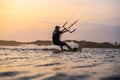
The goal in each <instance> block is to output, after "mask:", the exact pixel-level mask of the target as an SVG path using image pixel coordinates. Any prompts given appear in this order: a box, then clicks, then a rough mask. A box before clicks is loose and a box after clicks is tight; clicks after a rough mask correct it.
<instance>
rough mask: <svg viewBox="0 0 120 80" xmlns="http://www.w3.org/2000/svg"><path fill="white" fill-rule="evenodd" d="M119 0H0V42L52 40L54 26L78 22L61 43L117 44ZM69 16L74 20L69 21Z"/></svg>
mask: <svg viewBox="0 0 120 80" xmlns="http://www.w3.org/2000/svg"><path fill="white" fill-rule="evenodd" d="M119 5H120V0H0V40H16V41H35V40H51V36H52V32H53V30H54V27H55V26H56V25H59V26H62V25H63V24H64V23H65V22H66V21H68V20H69V23H68V24H67V25H66V27H68V26H69V25H70V24H72V22H74V21H75V20H77V19H79V22H78V23H77V24H75V25H74V26H73V27H72V28H71V30H72V29H74V28H77V31H76V32H74V33H73V34H70V33H66V34H64V35H63V36H62V40H66V39H72V40H87V41H96V42H115V41H117V42H120V36H119V35H120V6H119ZM71 16H73V17H72V18H71Z"/></svg>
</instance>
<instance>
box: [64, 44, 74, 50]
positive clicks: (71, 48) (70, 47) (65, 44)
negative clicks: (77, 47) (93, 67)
mask: <svg viewBox="0 0 120 80" xmlns="http://www.w3.org/2000/svg"><path fill="white" fill-rule="evenodd" d="M65 46H66V47H67V48H68V49H70V50H73V49H72V48H71V47H70V46H69V45H68V44H67V43H65Z"/></svg>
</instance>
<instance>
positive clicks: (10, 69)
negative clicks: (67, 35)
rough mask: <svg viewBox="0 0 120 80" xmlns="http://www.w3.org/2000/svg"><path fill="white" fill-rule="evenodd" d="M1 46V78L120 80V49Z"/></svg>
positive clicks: (19, 79)
mask: <svg viewBox="0 0 120 80" xmlns="http://www.w3.org/2000/svg"><path fill="white" fill-rule="evenodd" d="M54 48H55V49H59V47H55V46H37V45H21V46H0V80H120V49H107V48H83V49H82V52H79V51H78V52H61V53H55V52H53V50H54Z"/></svg>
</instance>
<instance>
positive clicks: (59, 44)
mask: <svg viewBox="0 0 120 80" xmlns="http://www.w3.org/2000/svg"><path fill="white" fill-rule="evenodd" d="M54 44H55V45H58V46H65V45H66V43H65V42H62V41H59V42H57V43H54Z"/></svg>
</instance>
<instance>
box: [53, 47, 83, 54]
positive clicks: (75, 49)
mask: <svg viewBox="0 0 120 80" xmlns="http://www.w3.org/2000/svg"><path fill="white" fill-rule="evenodd" d="M52 52H53V53H64V52H81V50H79V48H73V50H68V49H65V50H54V51H52Z"/></svg>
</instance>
